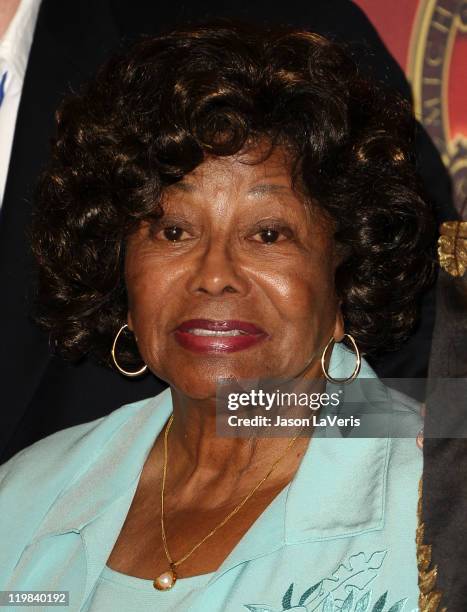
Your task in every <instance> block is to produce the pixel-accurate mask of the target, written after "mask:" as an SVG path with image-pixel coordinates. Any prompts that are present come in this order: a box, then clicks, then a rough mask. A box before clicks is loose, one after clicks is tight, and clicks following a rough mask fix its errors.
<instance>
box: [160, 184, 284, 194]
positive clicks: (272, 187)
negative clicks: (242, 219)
mask: <svg viewBox="0 0 467 612" xmlns="http://www.w3.org/2000/svg"><path fill="white" fill-rule="evenodd" d="M171 188H173V189H178V190H180V191H184V192H186V193H193V192H194V191H196V190H197V187H196V185H193V183H188V182H186V181H178V182H177V183H173V184H172V185H171ZM289 191H290V187H288V186H286V185H277V184H275V183H262V184H261V185H254V186H253V187H251V188H250V189H249V190H248V192H247V195H252V196H262V195H267V194H269V193H277V192H289Z"/></svg>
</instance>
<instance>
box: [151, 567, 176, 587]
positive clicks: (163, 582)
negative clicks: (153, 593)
mask: <svg viewBox="0 0 467 612" xmlns="http://www.w3.org/2000/svg"><path fill="white" fill-rule="evenodd" d="M176 581H177V574H176V573H175V572H174V571H173V570H172V569H170V570H167V571H166V572H163V573H162V574H161V575H160V576H158V577H157V578H156V579H155V580H154V582H153V585H154V588H155V589H157V590H158V591H168V590H169V589H171V588H172V587H173V585H174V584H175V582H176Z"/></svg>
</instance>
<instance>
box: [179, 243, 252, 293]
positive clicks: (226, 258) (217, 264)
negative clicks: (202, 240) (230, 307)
mask: <svg viewBox="0 0 467 612" xmlns="http://www.w3.org/2000/svg"><path fill="white" fill-rule="evenodd" d="M188 290H189V291H190V293H192V294H207V295H210V296H213V297H219V296H223V295H229V294H238V295H245V294H246V293H247V291H248V280H247V279H246V278H245V276H244V275H243V274H242V270H241V266H240V264H239V261H238V255H236V254H235V253H233V249H232V248H230V247H229V244H228V241H227V240H225V239H217V240H211V241H210V242H209V244H207V245H205V247H204V249H203V251H202V252H201V253H200V254H199V257H198V259H197V261H196V262H195V263H194V265H193V269H192V273H191V274H190V280H189V283H188Z"/></svg>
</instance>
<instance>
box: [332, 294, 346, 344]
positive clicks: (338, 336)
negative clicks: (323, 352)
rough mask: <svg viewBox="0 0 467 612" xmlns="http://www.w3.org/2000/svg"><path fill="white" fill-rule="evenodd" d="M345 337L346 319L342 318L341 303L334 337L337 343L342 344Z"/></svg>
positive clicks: (338, 308)
mask: <svg viewBox="0 0 467 612" xmlns="http://www.w3.org/2000/svg"><path fill="white" fill-rule="evenodd" d="M344 336H345V327H344V317H343V316H342V311H341V304H340V302H339V304H338V306H337V311H336V322H335V325H334V333H333V337H334V340H335V341H336V342H341V341H342V340H343V339H344Z"/></svg>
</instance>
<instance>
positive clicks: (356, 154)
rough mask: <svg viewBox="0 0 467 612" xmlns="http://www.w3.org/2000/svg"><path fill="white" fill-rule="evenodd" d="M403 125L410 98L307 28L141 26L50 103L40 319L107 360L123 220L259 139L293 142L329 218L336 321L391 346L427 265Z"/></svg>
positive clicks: (38, 241) (116, 311) (374, 347)
mask: <svg viewBox="0 0 467 612" xmlns="http://www.w3.org/2000/svg"><path fill="white" fill-rule="evenodd" d="M414 138H415V121H414V118H413V114H412V111H411V108H410V105H409V103H408V102H407V101H405V100H403V99H402V98H401V97H399V95H398V94H396V93H395V92H392V91H388V90H386V89H385V88H384V87H382V86H381V85H380V84H377V83H376V82H373V81H371V80H369V79H368V78H365V77H363V76H362V75H361V74H360V72H359V69H358V67H357V65H356V64H355V62H354V61H353V59H352V57H351V54H350V53H349V52H348V50H347V49H346V48H345V47H343V46H342V45H339V44H337V43H335V42H333V41H331V40H328V39H326V38H323V37H322V36H319V35H317V34H314V33H309V32H303V31H291V30H280V31H279V30H274V31H271V30H266V29H256V28H254V29H253V28H248V27H245V26H239V25H235V24H230V25H226V24H223V25H206V26H198V27H196V28H192V29H189V28H187V29H180V30H177V31H172V32H170V33H168V34H166V35H163V36H159V37H157V38H150V39H146V40H143V41H142V42H139V43H138V44H137V45H136V46H134V47H133V48H132V49H131V50H130V51H129V52H127V53H125V54H122V55H120V56H118V57H116V58H114V59H112V60H111V61H110V62H109V63H108V64H107V65H106V66H104V67H103V68H102V69H101V70H100V72H99V73H98V75H97V77H96V78H95V79H94V80H93V81H92V82H90V83H89V84H87V85H86V87H85V88H84V89H83V91H82V92H81V93H79V94H76V95H73V96H71V97H69V98H67V99H65V101H64V102H63V104H62V105H61V108H60V109H59V111H58V112H57V136H56V138H55V140H54V142H53V145H52V156H51V161H50V164H49V167H48V169H47V170H46V171H45V172H44V174H43V176H42V177H41V180H40V183H39V187H38V199H37V209H36V212H35V218H34V223H33V234H32V246H33V250H34V253H35V256H36V259H37V262H38V267H39V285H38V303H39V313H38V319H39V321H40V323H41V324H42V325H44V326H45V328H46V329H47V330H48V331H49V333H50V336H51V340H52V344H53V346H54V347H55V348H56V350H57V351H59V352H60V353H61V354H62V355H64V356H66V357H68V358H72V359H73V358H77V357H79V356H82V355H85V354H92V355H94V356H96V357H98V358H99V359H100V360H103V361H104V362H107V363H108V362H109V359H108V357H109V349H110V347H111V345H112V340H113V338H114V337H115V334H116V332H117V330H118V329H119V328H120V326H121V325H122V324H123V323H124V322H125V321H126V316H127V296H126V290H125V283H124V274H123V263H124V251H125V242H126V239H127V238H128V236H129V235H130V233H131V232H133V231H134V230H135V229H136V228H137V227H138V225H139V224H140V223H141V221H142V220H149V219H151V218H154V217H157V216H160V215H161V214H163V212H162V210H161V207H160V206H159V203H160V201H161V195H162V193H163V190H164V188H165V187H167V186H168V185H170V184H172V183H174V182H176V181H178V180H180V179H181V178H182V177H183V176H184V175H186V174H187V173H189V172H190V171H192V170H193V169H194V168H196V167H197V166H198V165H199V164H201V163H202V162H203V160H204V159H206V157H207V156H212V155H214V156H227V155H233V154H235V153H238V152H241V151H242V150H244V149H245V147H247V146H248V143H252V142H253V143H255V142H258V140H259V139H262V140H264V139H267V141H268V142H269V143H270V144H271V147H273V146H275V145H276V144H283V145H284V144H286V145H287V146H288V147H289V148H290V149H291V150H293V152H294V159H295V165H294V167H295V169H296V170H295V173H296V174H297V175H298V177H299V179H300V182H301V184H302V185H304V187H305V188H306V192H307V193H309V194H310V196H311V199H312V200H313V201H314V202H317V203H318V204H319V206H321V207H322V209H323V210H324V211H326V213H327V215H329V216H330V217H331V218H332V219H333V221H334V227H335V238H336V241H337V242H338V243H339V244H341V245H342V246H343V248H344V249H345V251H346V253H347V257H346V258H345V260H344V261H343V263H342V264H341V265H340V266H339V268H338V270H337V273H336V289H337V292H338V295H339V296H340V298H341V300H342V312H343V316H344V321H345V327H346V331H347V332H348V333H350V334H352V335H353V336H354V337H355V339H356V341H357V343H358V345H359V347H360V348H361V350H362V351H363V352H366V353H372V352H373V353H374V352H376V351H378V349H384V350H385V351H386V350H391V349H395V348H397V347H398V346H399V345H400V343H401V342H403V341H404V340H405V339H406V338H407V337H408V335H409V333H410V331H411V328H412V327H413V326H414V323H415V322H416V319H417V315H418V305H419V298H420V295H421V293H422V292H423V291H424V290H425V289H426V287H427V286H428V284H429V283H430V282H431V280H432V277H433V274H434V272H433V270H434V263H433V261H434V258H433V255H432V254H433V244H434V222H433V214H432V208H431V205H430V204H429V203H428V202H427V201H426V200H425V198H424V196H423V193H422V190H421V186H420V183H419V179H418V177H417V173H416V169H415V160H414ZM134 351H135V349H134V347H133V348H131V347H127V355H126V357H127V358H128V359H129V360H130V361H131V360H132V359H133V360H135V359H136V358H137V356H136V354H134Z"/></svg>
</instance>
